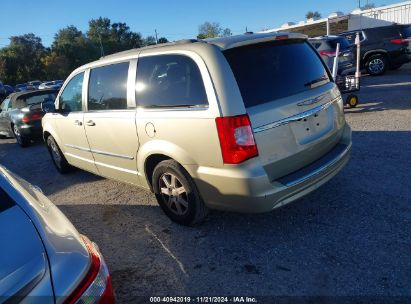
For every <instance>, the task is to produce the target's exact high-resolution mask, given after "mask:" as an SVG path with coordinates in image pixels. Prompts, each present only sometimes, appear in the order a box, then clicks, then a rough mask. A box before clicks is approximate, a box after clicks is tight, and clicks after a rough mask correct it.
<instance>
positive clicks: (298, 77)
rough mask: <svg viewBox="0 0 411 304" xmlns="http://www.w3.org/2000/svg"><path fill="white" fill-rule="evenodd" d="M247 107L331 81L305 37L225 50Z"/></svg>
mask: <svg viewBox="0 0 411 304" xmlns="http://www.w3.org/2000/svg"><path fill="white" fill-rule="evenodd" d="M224 55H225V57H226V58H227V60H228V63H229V64H230V66H231V69H232V70H233V73H234V76H235V78H236V80H237V83H238V86H239V88H240V91H241V95H242V97H243V101H244V104H245V106H246V107H252V106H256V105H260V104H263V103H267V102H270V101H273V100H276V99H280V98H284V97H287V96H291V95H295V94H298V93H301V92H304V91H307V90H310V89H311V88H313V87H315V86H320V85H323V84H326V83H328V82H330V77H329V75H328V72H327V70H326V68H325V67H324V65H323V63H322V61H321V60H320V58H319V56H318V55H317V54H316V52H315V51H314V50H313V48H312V47H311V46H310V45H309V43H308V42H306V41H305V40H297V41H296V40H288V41H287V40H286V41H276V42H266V43H260V44H253V45H248V46H243V47H238V48H233V49H229V50H227V51H225V52H224Z"/></svg>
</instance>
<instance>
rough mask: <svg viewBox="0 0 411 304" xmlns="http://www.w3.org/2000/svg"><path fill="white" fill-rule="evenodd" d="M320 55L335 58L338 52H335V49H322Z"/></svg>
mask: <svg viewBox="0 0 411 304" xmlns="http://www.w3.org/2000/svg"><path fill="white" fill-rule="evenodd" d="M320 55H321V56H327V57H330V58H333V57H335V55H336V52H335V51H321V52H320ZM338 55H341V53H340V54H338Z"/></svg>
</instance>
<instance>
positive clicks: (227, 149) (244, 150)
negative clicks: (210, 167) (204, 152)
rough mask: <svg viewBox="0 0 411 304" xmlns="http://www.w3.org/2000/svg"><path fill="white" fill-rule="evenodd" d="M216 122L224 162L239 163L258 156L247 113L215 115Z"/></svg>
mask: <svg viewBox="0 0 411 304" xmlns="http://www.w3.org/2000/svg"><path fill="white" fill-rule="evenodd" d="M216 124H217V132H218V137H219V139H220V146H221V153H222V155H223V161H224V163H225V164H239V163H242V162H243V161H245V160H247V159H250V158H252V157H255V156H258V150H257V145H256V143H255V141H254V135H253V130H252V128H251V123H250V118H249V117H248V115H246V114H245V115H239V116H232V117H217V118H216Z"/></svg>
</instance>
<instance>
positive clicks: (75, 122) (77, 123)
mask: <svg viewBox="0 0 411 304" xmlns="http://www.w3.org/2000/svg"><path fill="white" fill-rule="evenodd" d="M74 124H75V125H77V126H82V125H83V123H82V122H81V121H80V120H75V121H74Z"/></svg>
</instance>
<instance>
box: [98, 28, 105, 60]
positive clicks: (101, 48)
mask: <svg viewBox="0 0 411 304" xmlns="http://www.w3.org/2000/svg"><path fill="white" fill-rule="evenodd" d="M98 39H99V40H100V55H101V57H104V48H103V43H102V42H101V35H100V33H98Z"/></svg>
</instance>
